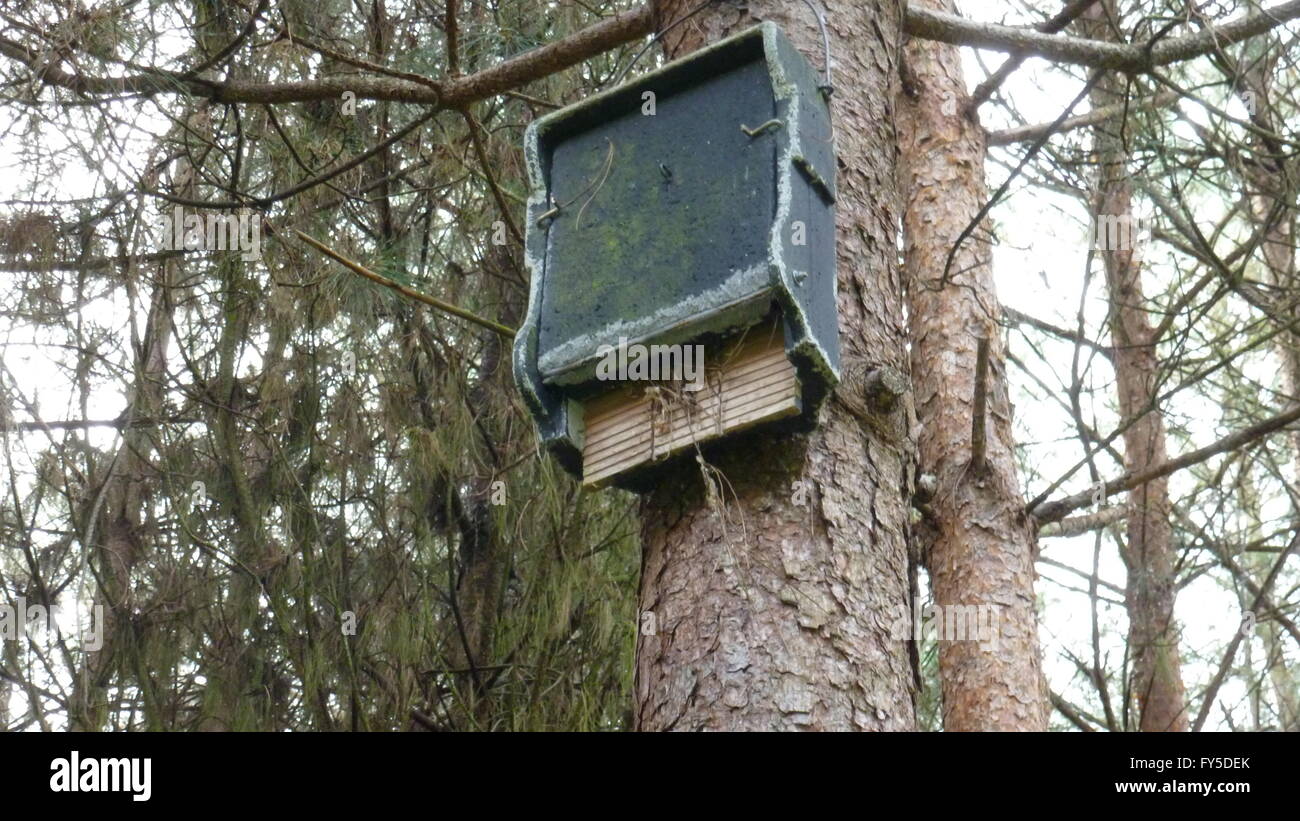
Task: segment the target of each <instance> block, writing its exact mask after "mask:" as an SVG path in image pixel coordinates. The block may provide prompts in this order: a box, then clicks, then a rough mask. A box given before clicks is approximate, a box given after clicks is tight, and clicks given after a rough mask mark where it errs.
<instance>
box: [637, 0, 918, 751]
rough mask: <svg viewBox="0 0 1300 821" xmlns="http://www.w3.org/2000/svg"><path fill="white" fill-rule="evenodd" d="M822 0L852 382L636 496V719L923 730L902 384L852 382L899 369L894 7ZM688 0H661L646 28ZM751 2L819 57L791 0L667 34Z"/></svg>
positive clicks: (697, 35)
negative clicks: (801, 422)
mask: <svg viewBox="0 0 1300 821" xmlns="http://www.w3.org/2000/svg"><path fill="white" fill-rule="evenodd" d="M825 5H826V8H827V23H828V31H829V35H830V41H831V50H832V53H833V55H834V60H835V63H834V67H835V69H836V74H835V79H836V82H837V88H836V91H835V94H834V96H833V98H832V108H833V118H834V122H835V129H836V136H835V139H836V150H837V153H838V156H839V169H840V175H839V186H838V201H837V222H838V230H837V251H838V288H839V309H840V345H841V349H842V358H843V372H844V374H845V381H844V384H841V386H840V387H839V389H838V391H837V394H836V397H835V398H834V399H832V400H831V401H829V402H828V403H827V405H826V406H825V408H824V410H823V411H822V416H821V419H820V425H819V427H818V428H817V430H815V431H814V432H813V433H811V434H808V435H806V436H796V437H789V438H784V439H774V438H773V437H771V436H770V435H766V436H765V435H764V434H762V433H759V434H757V435H754V436H741V437H737V438H735V439H733V440H732V441H731V443H730V444H729V445H727V446H726V448H725V453H724V455H723V456H722V457H721V458H720V459H719V460H718V461H717V463H716V464H714V465H712V466H709V467H705V466H703V465H702V464H695V463H691V464H688V465H684V466H681V467H679V468H678V469H676V471H675V472H674V473H672V474H671V475H669V476H667V477H665V479H664V480H663V481H662V482H661V483H660V484H659V485H658V487H657V488H656V489H655V490H654V491H653V492H651V493H649V494H648V495H647V496H646V497H645V498H644V499H643V501H642V505H641V514H642V522H643V545H644V548H643V549H644V557H643V567H642V574H641V590H640V605H641V610H642V611H643V613H644V612H651V613H653V614H654V623H655V624H656V630H655V635H642V636H640V637H639V642H638V646H637V660H636V683H635V693H636V695H635V700H636V715H635V719H634V721H635V725H636V727H637V728H638V729H641V730H666V729H677V730H700V729H715V730H787V729H819V730H852V729H862V730H911V729H913V727H914V723H915V708H914V703H913V698H914V693H915V690H914V686H913V677H914V670H913V668H912V667H911V665H910V662H909V654H908V648H907V645H906V643H904V642H902V641H899V640H897V639H896V638H891V625H892V624H893V623H894V622H895V621H896V620H897V619H898V617H899V615H900V614H905V613H906V612H908V609H909V605H910V598H909V585H908V551H907V545H908V529H909V525H908V516H909V498H910V486H911V476H912V468H913V462H914V457H913V446H912V444H911V440H910V434H909V430H908V426H907V424H906V416H907V407H906V406H907V405H908V401H910V400H907V401H904V402H901V403H897V405H896V406H895V407H894V408H893V409H892V410H891V411H889V412H875V411H872V412H863V410H862V408H861V403H860V401H858V399H857V398H856V397H860V396H861V394H862V375H863V374H865V373H866V372H867V371H868V370H869V369H881V368H889V369H893V371H896V372H906V368H907V364H906V363H907V352H906V339H907V337H906V333H907V331H906V326H905V324H904V317H903V310H902V288H901V283H900V279H899V271H898V265H897V258H898V257H897V245H896V236H897V226H898V218H899V216H900V215H899V212H898V207H897V195H896V191H895V188H894V186H895V181H894V180H895V178H894V172H895V152H896V141H895V135H894V130H893V125H892V123H893V122H894V116H893V115H894V110H893V109H894V106H893V99H894V96H893V86H894V80H895V77H896V58H897V43H898V40H899V25H900V20H899V17H898V14H899V5H898V4H895V3H879V4H874V3H873V4H867V5H864V4H861V3H857V2H851V0H830V2H827V3H826V4H825ZM696 6H698V4H697V3H696V2H694V0H685V1H684V2H683V1H682V0H660V2H658V3H657V8H656V11H657V13H658V25H657V28H658V29H663V28H664V27H666V26H667V25H669V24H671V23H672V22H674V21H676V20H678V19H680V18H681V17H682V16H683V15H685V14H687V13H688V12H690V11H692V10H694V9H695V8H696ZM760 19H770V20H773V21H775V22H777V23H778V24H779V25H781V27H782V29H783V30H784V31H785V33H786V34H787V36H789V37H790V39H791V41H792V42H793V43H794V44H795V45H796V46H797V47H799V48H800V49H801V50H802V51H803V52H804V54H805V55H806V56H808V58H809V61H810V62H811V63H812V64H813V65H814V67H817V68H820V67H821V65H822V56H821V52H822V48H821V45H822V41H821V34H820V32H819V29H818V27H817V24H816V20H815V18H814V17H813V15H812V12H811V11H809V9H808V8H807V7H806V6H805V5H804V4H802V3H780V2H775V0H754V1H753V2H750V3H748V5H747V9H746V10H743V11H737V9H736V8H735V7H733V6H730V5H725V4H724V5H718V6H709V7H706V8H704V9H702V10H699V13H697V14H694V15H693V16H691V17H690V18H689V19H687V20H685V21H684V22H682V23H681V24H680V25H678V26H676V27H674V28H673V29H672V31H670V32H668V33H667V34H666V35H665V37H664V43H665V46H666V49H667V52H668V54H669V56H673V57H676V56H680V55H682V54H685V53H687V52H689V51H691V50H693V49H696V48H699V47H700V46H702V45H704V44H706V43H709V42H713V41H715V40H717V39H720V38H721V37H723V36H726V35H728V34H731V33H734V32H736V31H739V30H742V29H744V28H747V27H749V26H750V25H753V24H754V23H756V22H758V20H760ZM855 409H856V410H855ZM706 474H707V475H706ZM643 623H644V616H643Z"/></svg>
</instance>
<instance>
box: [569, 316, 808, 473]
mask: <svg viewBox="0 0 1300 821" xmlns="http://www.w3.org/2000/svg"><path fill="white" fill-rule="evenodd" d="M706 370H707V372H708V374H709V378H708V384H707V385H706V386H705V387H704V388H703V389H702V390H699V391H695V392H693V393H688V394H684V396H686V397H687V398H686V400H685V401H683V400H682V399H680V398H678V397H677V396H675V395H674V394H672V393H670V392H668V391H667V390H666V389H665V390H661V391H660V393H659V396H660V397H661V398H660V399H659V400H656V399H654V398H653V397H652V396H651V395H650V394H648V393H647V391H646V386H645V385H640V384H639V385H629V386H627V387H621V388H617V389H615V390H614V391H611V392H610V393H608V394H605V395H603V396H599V397H596V398H595V399H593V400H591V401H590V402H589V403H588V404H587V407H586V409H585V417H586V418H585V428H586V434H585V443H584V447H583V484H585V485H588V486H592V485H599V484H602V483H603V482H605V481H607V480H609V479H610V478H612V477H614V476H617V475H618V474H620V473H623V472H624V471H626V470H628V469H630V468H633V467H636V466H637V465H641V464H644V463H646V462H649V461H652V460H654V459H662V458H664V457H667V456H669V455H672V454H674V453H677V452H679V451H681V450H683V449H684V448H687V447H689V446H691V445H693V444H695V443H697V442H703V441H706V440H709V439H713V438H716V437H717V436H720V435H722V434H724V433H730V432H732V431H736V430H739V429H741V428H744V427H748V426H750V425H754V424H758V423H760V422H765V421H769V420H772V419H778V418H782V417H785V416H791V415H794V414H796V413H798V412H799V384H798V380H797V379H796V378H795V371H794V366H793V365H791V364H790V361H789V360H788V359H786V355H785V346H784V339H783V337H782V334H781V333H780V332H779V331H777V330H776V329H775V328H774V326H770V325H769V326H766V327H764V328H762V329H759V330H755V331H751V332H750V334H749V335H748V336H747V337H746V338H745V339H744V340H743V341H742V342H741V343H739V344H738V345H733V346H732V348H731V349H729V350H727V351H724V352H723V353H722V354H721V355H719V356H716V357H714V358H713V359H712V360H711V361H709V363H708V367H707V369H706ZM656 401H658V402H660V403H662V404H660V407H659V409H658V410H657V411H656V408H655V404H656ZM655 416H657V417H658V418H652V417H655ZM719 417H721V418H720V419H719Z"/></svg>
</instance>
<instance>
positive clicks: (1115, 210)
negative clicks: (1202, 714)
mask: <svg viewBox="0 0 1300 821" xmlns="http://www.w3.org/2000/svg"><path fill="white" fill-rule="evenodd" d="M1110 20H1116V21H1117V20H1118V17H1117V16H1116V14H1115V7H1114V3H1113V0H1107V2H1103V3H1099V4H1097V5H1095V6H1093V7H1092V8H1090V9H1089V10H1088V11H1087V12H1085V13H1084V17H1083V19H1082V21H1081V22H1082V24H1083V28H1084V29H1085V33H1086V34H1087V35H1088V36H1091V37H1095V38H1097V39H1103V40H1115V39H1117V37H1116V33H1115V26H1114V25H1112V23H1111V22H1109V21H1110ZM1124 93H1125V83H1124V80H1123V79H1122V78H1120V77H1115V76H1107V77H1106V78H1104V79H1102V80H1101V81H1100V82H1099V83H1097V85H1096V86H1095V87H1094V90H1093V92H1092V94H1091V102H1092V105H1093V107H1094V108H1095V107H1098V106H1103V105H1108V104H1112V103H1115V102H1119V101H1122V100H1123V95H1124ZM1121 127H1122V120H1119V121H1114V122H1109V123H1103V124H1101V125H1098V126H1096V127H1094V128H1093V152H1094V154H1095V156H1096V159H1097V164H1098V171H1097V189H1096V192H1095V199H1094V202H1093V213H1094V215H1095V216H1097V217H1098V219H1097V220H1096V221H1095V224H1096V225H1097V238H1098V239H1099V240H1102V242H1099V243H1098V244H1099V245H1101V246H1102V247H1101V249H1100V256H1101V258H1102V261H1103V264H1104V267H1105V269H1106V286H1107V289H1108V291H1109V297H1110V317H1109V323H1110V333H1111V344H1112V345H1113V346H1114V349H1115V357H1114V363H1115V379H1116V383H1117V385H1118V391H1119V411H1120V416H1121V417H1122V418H1123V419H1125V420H1129V419H1136V421H1135V422H1134V423H1133V424H1132V425H1130V426H1129V427H1128V429H1127V430H1126V431H1125V432H1124V469H1125V470H1126V471H1131V472H1134V473H1136V472H1140V471H1143V470H1146V469H1147V468H1150V467H1152V466H1154V465H1159V464H1161V463H1162V462H1164V461H1165V460H1166V459H1167V457H1168V452H1167V450H1166V446H1165V423H1164V418H1163V416H1162V415H1161V412H1160V409H1159V407H1157V406H1156V404H1155V398H1156V395H1157V393H1158V385H1157V379H1158V369H1157V359H1156V350H1155V344H1156V341H1157V340H1156V339H1155V338H1154V331H1153V329H1152V327H1151V323H1150V321H1149V318H1148V316H1147V298H1146V296H1145V294H1144V293H1143V290H1142V262H1141V256H1140V254H1139V253H1138V249H1137V248H1136V247H1134V246H1135V239H1136V231H1135V230H1134V228H1133V227H1134V226H1135V225H1136V221H1135V219H1134V215H1133V204H1132V199H1133V187H1132V185H1131V184H1130V183H1129V179H1128V176H1129V172H1128V153H1127V150H1126V148H1125V146H1124V143H1123V140H1122V138H1121V136H1120V133H1119V130H1120V128H1121ZM1111 226H1118V227H1119V230H1117V231H1115V232H1113V233H1112V232H1111V231H1110V230H1109V228H1110V227H1111ZM1128 507H1129V514H1128V524H1127V541H1128V546H1127V549H1126V550H1125V551H1124V560H1125V564H1126V566H1127V568H1128V582H1127V586H1126V589H1125V594H1124V600H1125V604H1126V606H1127V609H1128V617H1129V637H1128V638H1129V657H1130V660H1131V665H1132V666H1131V670H1132V672H1131V675H1130V681H1129V697H1130V702H1131V703H1133V704H1134V705H1135V706H1136V709H1137V711H1138V727H1139V729H1141V730H1142V731H1144V732H1165V731H1183V730H1186V729H1187V694H1186V692H1185V690H1184V689H1183V679H1182V671H1181V662H1180V659H1179V653H1178V627H1177V625H1176V623H1175V622H1174V597H1175V594H1176V590H1175V582H1176V579H1175V574H1174V558H1175V557H1174V549H1173V528H1172V526H1171V524H1170V519H1169V516H1170V507H1169V483H1168V480H1167V479H1163V478H1161V479H1155V480H1153V481H1150V482H1147V483H1146V484H1144V485H1142V486H1141V487H1139V488H1137V489H1135V490H1133V491H1131V492H1130V493H1129V498H1128Z"/></svg>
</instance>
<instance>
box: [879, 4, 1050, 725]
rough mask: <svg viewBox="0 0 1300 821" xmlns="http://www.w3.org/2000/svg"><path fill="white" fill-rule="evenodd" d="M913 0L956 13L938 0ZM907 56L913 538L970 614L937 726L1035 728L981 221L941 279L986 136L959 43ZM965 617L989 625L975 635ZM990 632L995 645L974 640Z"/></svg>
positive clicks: (1027, 605)
mask: <svg viewBox="0 0 1300 821" xmlns="http://www.w3.org/2000/svg"><path fill="white" fill-rule="evenodd" d="M922 5H928V6H930V7H932V8H936V9H939V10H943V11H952V10H953V9H952V4H951V3H949V2H940V1H939V0H929V2H926V3H923V4H922ZM903 60H904V64H905V65H904V70H903V78H904V81H903V88H902V89H901V92H900V94H899V97H898V123H899V149H900V160H899V163H900V169H899V191H900V195H901V196H902V199H903V203H904V208H905V210H904V215H903V230H904V234H905V236H906V273H907V284H908V306H909V315H910V318H911V331H912V383H913V386H914V390H915V394H916V400H915V401H916V412H917V417H918V418H919V420H920V423H921V432H920V435H919V439H918V443H917V444H918V448H919V452H920V470H921V471H922V472H923V473H925V474H930V475H933V476H934V477H935V478H936V480H937V482H936V485H935V487H936V491H935V493H934V497H933V499H932V500H931V501H930V502H929V505H928V510H927V511H926V517H925V519H924V520H923V523H922V525H920V526H919V527H918V533H917V536H918V540H919V541H920V542H921V550H922V553H923V555H924V556H925V558H926V566H927V567H928V569H929V571H930V579H931V585H932V588H933V592H934V601H935V603H936V604H937V605H938V610H937V612H936V615H935V620H936V622H937V623H939V624H946V625H947V626H948V627H949V628H951V627H952V625H953V622H954V620H961V619H963V618H965V620H966V622H967V623H966V624H964V625H960V624H959V625H958V626H959V627H961V626H964V627H965V628H966V631H965V633H966V640H956V641H952V640H945V639H953V638H961V636H960V634H958V635H953V634H952V633H951V630H944V631H941V632H940V635H939V678H940V681H941V685H942V689H943V726H944V729H946V730H957V731H989V730H1001V731H1006V730H1036V731H1042V730H1046V729H1047V717H1048V711H1049V705H1048V703H1047V694H1046V690H1045V686H1044V680H1043V673H1042V667H1041V662H1040V659H1039V647H1038V624H1037V615H1036V613H1035V609H1034V604H1035V599H1034V558H1035V556H1036V554H1037V538H1036V534H1035V532H1034V528H1033V524H1032V522H1031V521H1030V520H1029V517H1028V516H1027V515H1026V514H1025V511H1024V497H1023V494H1022V493H1021V489H1020V482H1019V478H1018V476H1017V474H1016V464H1015V458H1014V452H1013V448H1014V442H1013V439H1012V431H1011V402H1010V400H1009V397H1008V391H1007V380H1006V369H1005V364H1004V358H1003V343H1002V334H1001V333H1000V331H999V324H998V319H999V315H1000V313H1001V309H1000V306H999V304H998V301H997V294H996V292H995V288H994V284H993V270H992V264H991V254H990V250H989V243H988V233H987V230H986V229H984V228H983V227H981V228H980V229H978V230H976V231H975V232H974V233H973V234H972V235H971V236H970V237H968V238H967V239H966V240H965V241H964V242H963V243H962V244H961V247H960V249H959V250H958V252H957V254H956V255H955V256H954V258H953V260H952V265H951V267H950V271H949V273H948V276H947V277H946V279H945V277H944V266H945V264H946V262H947V258H948V254H949V251H950V249H951V248H952V245H953V243H954V242H955V241H956V238H957V237H958V236H959V235H960V234H961V232H962V230H963V229H964V228H965V227H966V226H967V225H968V224H969V223H970V220H971V219H972V218H973V217H974V216H975V214H976V213H977V212H978V211H979V209H980V207H981V206H983V204H984V202H985V201H986V200H987V199H988V191H987V189H986V187H985V183H984V150H985V146H984V133H983V129H981V128H980V126H979V124H978V121H977V120H975V118H974V117H967V116H965V114H964V110H965V102H966V86H965V82H964V80H963V78H962V71H961V56H960V53H959V52H958V50H957V48H956V47H954V46H949V45H944V44H942V43H937V42H932V41H926V40H915V39H914V40H911V41H910V42H908V44H907V46H906V47H905V49H904V54H903ZM981 339H984V340H987V345H988V351H987V367H986V369H985V373H986V375H985V376H984V385H983V386H982V388H981V387H980V386H977V384H976V383H977V381H978V373H977V371H978V369H977V367H976V364H977V353H978V347H979V340H981ZM981 390H982V391H983V393H982V394H981ZM977 395H983V396H984V397H986V400H985V402H984V403H983V404H984V407H983V408H980V409H979V410H982V411H983V413H984V422H985V424H984V450H983V454H982V458H980V459H976V458H975V454H974V453H973V441H972V440H973V426H972V422H973V418H974V416H975V414H976V410H977V408H976V396H977ZM954 606H956V608H957V609H953V608H954ZM974 608H978V609H974ZM970 615H975V616H976V619H977V621H978V626H979V627H980V628H982V629H984V630H987V631H988V633H980V631H978V630H976V631H972V630H971V629H970V628H971V627H972V626H974V625H971V624H970V623H969V621H970V618H969V617H970ZM986 619H988V620H989V621H986ZM945 633H947V635H945ZM977 634H978V635H977ZM990 634H991V635H992V636H993V637H994V640H993V641H987V640H979V641H977V640H975V639H977V638H979V639H985V637H986V635H990Z"/></svg>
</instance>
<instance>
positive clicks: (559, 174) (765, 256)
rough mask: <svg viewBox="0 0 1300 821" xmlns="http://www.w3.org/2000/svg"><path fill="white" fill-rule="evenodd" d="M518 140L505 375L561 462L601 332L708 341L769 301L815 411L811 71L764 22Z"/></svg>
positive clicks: (823, 287)
mask: <svg viewBox="0 0 1300 821" xmlns="http://www.w3.org/2000/svg"><path fill="white" fill-rule="evenodd" d="M651 112H653V113H651ZM525 153H526V157H527V163H528V172H529V177H530V183H531V194H530V197H529V201H528V226H527V249H526V250H527V264H528V268H529V271H530V273H531V277H532V284H531V293H530V298H529V305H528V314H527V318H526V319H525V321H524V323H523V327H522V328H520V330H519V334H518V336H517V338H516V341H515V349H514V368H515V377H516V380H517V382H518V384H519V387H520V389H521V391H522V393H523V395H524V397H525V398H526V400H527V402H528V405H529V408H530V410H531V411H532V413H533V415H534V418H535V419H536V421H537V425H538V429H539V431H540V433H541V436H542V439H543V440H544V441H545V442H546V443H547V444H548V446H550V447H551V448H552V449H553V450H555V452H556V453H557V455H558V456H559V457H560V458H561V460H562V461H563V462H564V464H565V465H566V467H568V468H570V469H571V470H575V471H576V470H577V469H578V468H579V466H580V463H581V449H582V436H583V433H582V414H581V407H580V402H581V401H582V400H583V399H584V398H585V397H590V396H591V395H592V388H593V383H594V380H595V374H596V365H597V362H598V360H599V356H600V351H601V349H602V348H601V346H603V345H612V346H617V345H618V344H619V343H620V340H626V341H627V342H628V343H642V344H647V345H648V344H671V343H687V342H693V341H697V340H701V339H705V338H708V339H716V338H718V337H719V336H725V335H727V334H730V333H735V332H739V331H741V330H744V329H745V328H747V327H749V326H752V325H754V324H755V323H757V322H759V321H760V320H762V319H763V318H764V317H766V316H768V315H770V314H771V313H772V312H773V310H774V309H776V310H779V313H780V316H781V317H782V319H783V323H784V330H785V346H786V351H787V355H788V357H789V359H790V361H791V362H792V363H793V364H794V366H795V369H796V372H797V375H798V380H799V384H800V392H801V396H800V401H801V414H800V416H801V419H802V420H803V421H804V423H805V424H811V423H812V422H813V421H814V420H815V416H816V411H817V408H818V407H819V406H820V404H821V402H822V400H823V398H824V397H825V396H826V394H827V392H828V391H829V390H830V389H831V388H832V387H833V386H834V384H835V381H836V379H837V378H838V373H839V345H838V339H837V328H838V322H837V317H836V308H835V217H834V208H833V204H834V199H835V191H834V180H835V155H834V150H833V146H832V140H831V127H830V118H829V112H828V110H827V104H826V101H825V100H824V99H823V95H822V93H821V92H820V90H819V85H818V78H817V75H816V74H815V73H814V71H813V69H812V67H811V66H809V65H808V63H807V62H806V61H805V60H804V58H803V56H802V55H800V54H799V52H798V51H796V50H795V48H794V47H793V46H792V45H791V44H790V42H789V41H788V40H787V39H786V38H785V36H784V35H783V34H782V33H781V32H780V30H779V29H777V28H776V27H775V26H774V25H772V24H770V23H764V24H762V25H760V26H756V27H755V28H753V29H750V30H748V31H746V32H743V33H741V34H739V35H736V36H734V37H732V38H730V39H727V40H724V41H722V42H719V43H717V44H715V45H714V46H711V47H709V48H707V49H704V50H701V51H698V52H695V53H694V54H691V55H690V56H688V57H686V58H685V59H682V60H678V61H676V62H673V63H670V64H668V65H666V66H664V67H663V68H661V69H659V70H657V71H655V72H653V73H650V74H647V75H645V76H644V77H642V78H640V79H637V80H636V81H634V82H631V83H628V84H625V85H623V86H620V87H618V88H615V89H613V90H610V91H608V92H604V93H601V94H598V95H595V96H593V97H591V98H589V99H587V100H585V101H583V102H581V103H578V104H576V105H573V106H570V107H568V108H565V109H563V110H560V111H557V112H555V113H553V114H551V115H549V116H547V117H544V118H542V119H540V120H538V121H536V122H534V123H533V124H532V125H531V126H530V127H529V129H528V133H527V136H526V140H525ZM597 387H599V386H597Z"/></svg>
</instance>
